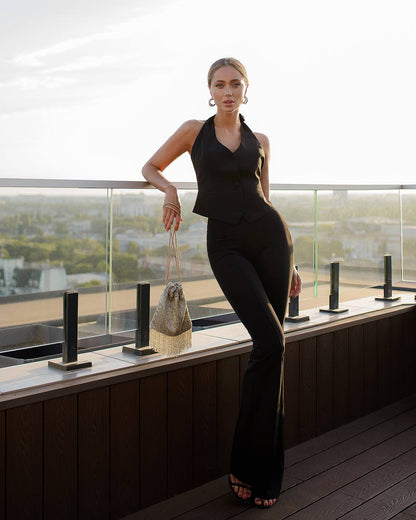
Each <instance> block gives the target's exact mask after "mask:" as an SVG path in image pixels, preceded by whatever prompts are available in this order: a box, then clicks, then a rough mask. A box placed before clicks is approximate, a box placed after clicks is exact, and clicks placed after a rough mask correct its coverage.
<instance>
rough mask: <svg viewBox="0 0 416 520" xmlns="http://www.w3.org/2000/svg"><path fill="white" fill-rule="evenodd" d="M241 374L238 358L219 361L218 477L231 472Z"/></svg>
mask: <svg viewBox="0 0 416 520" xmlns="http://www.w3.org/2000/svg"><path fill="white" fill-rule="evenodd" d="M239 372H240V365H239V358H238V357H237V356H234V357H231V358H228V359H220V360H218V361H217V432H218V433H217V467H216V476H217V477H221V476H222V475H225V474H227V473H229V471H230V454H231V448H232V443H233V438H234V430H235V425H236V423H237V418H238V411H239V408H240V406H239V402H240V374H239Z"/></svg>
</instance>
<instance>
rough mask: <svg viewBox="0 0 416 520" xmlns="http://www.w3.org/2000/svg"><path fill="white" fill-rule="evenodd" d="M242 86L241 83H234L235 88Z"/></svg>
mask: <svg viewBox="0 0 416 520" xmlns="http://www.w3.org/2000/svg"><path fill="white" fill-rule="evenodd" d="M240 85H241V83H234V85H233V86H234V87H239V86H240Z"/></svg>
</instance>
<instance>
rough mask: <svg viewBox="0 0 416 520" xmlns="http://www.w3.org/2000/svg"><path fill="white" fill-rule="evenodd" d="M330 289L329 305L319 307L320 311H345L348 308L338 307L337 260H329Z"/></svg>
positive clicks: (338, 312)
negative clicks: (323, 307) (322, 307)
mask: <svg viewBox="0 0 416 520" xmlns="http://www.w3.org/2000/svg"><path fill="white" fill-rule="evenodd" d="M330 265H331V289H330V293H329V307H328V308H325V309H319V310H320V311H321V312H329V313H331V314H340V313H341V312H347V311H348V309H340V308H339V262H331V264H330Z"/></svg>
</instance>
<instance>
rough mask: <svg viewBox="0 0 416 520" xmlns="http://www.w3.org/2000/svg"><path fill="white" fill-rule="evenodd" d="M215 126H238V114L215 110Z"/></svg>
mask: <svg viewBox="0 0 416 520" xmlns="http://www.w3.org/2000/svg"><path fill="white" fill-rule="evenodd" d="M214 122H215V126H218V127H222V128H233V127H235V126H240V115H239V113H238V112H228V113H224V112H217V113H216V114H215V118H214Z"/></svg>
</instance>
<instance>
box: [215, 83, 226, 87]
mask: <svg viewBox="0 0 416 520" xmlns="http://www.w3.org/2000/svg"><path fill="white" fill-rule="evenodd" d="M215 86H216V87H217V88H222V87H223V86H224V85H223V84H222V83H219V84H218V85H215Z"/></svg>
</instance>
